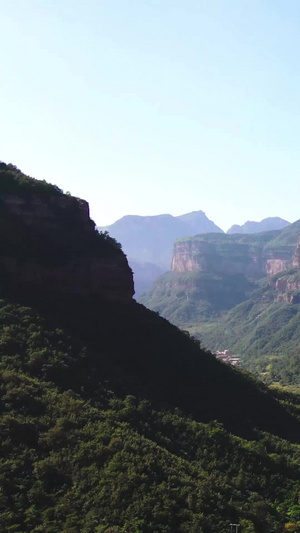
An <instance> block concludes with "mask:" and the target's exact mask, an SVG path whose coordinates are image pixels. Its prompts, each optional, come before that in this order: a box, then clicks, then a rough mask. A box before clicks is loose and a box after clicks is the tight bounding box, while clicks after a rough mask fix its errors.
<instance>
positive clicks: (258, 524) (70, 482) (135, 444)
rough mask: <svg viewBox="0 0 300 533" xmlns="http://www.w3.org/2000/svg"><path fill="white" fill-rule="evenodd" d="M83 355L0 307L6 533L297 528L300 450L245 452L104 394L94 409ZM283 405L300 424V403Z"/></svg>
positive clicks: (269, 443) (246, 447)
mask: <svg viewBox="0 0 300 533" xmlns="http://www.w3.org/2000/svg"><path fill="white" fill-rule="evenodd" d="M88 352H89V349H88V348H87V347H84V346H83V345H82V344H81V345H79V343H78V342H73V341H72V339H71V338H70V337H69V336H67V335H66V334H65V333H64V332H63V331H62V330H61V329H53V330H51V329H49V328H48V327H47V323H46V322H45V320H44V319H42V318H41V317H40V316H38V315H37V314H36V313H35V312H34V311H33V310H31V309H30V308H28V307H26V308H25V307H20V306H17V305H12V304H7V303H6V302H4V301H2V302H1V310H0V360H1V363H0V372H1V386H0V394H1V415H0V424H1V437H2V438H1V448H0V450H1V463H0V464H1V467H0V486H1V498H0V528H1V532H3V533H8V532H18V533H21V532H22V533H23V532H24V533H25V532H42V531H43V532H47V533H50V532H51V533H52V532H55V533H58V532H59V533H60V532H64V533H67V532H68V533H70V532H74V533H75V532H76V533H77V532H84V533H94V532H107V533H108V532H111V533H112V532H113V531H114V532H118V531H119V532H127V533H138V532H140V533H153V532H157V533H158V532H164V533H176V532H177V533H190V532H195V533H198V532H201V531H202V532H203V533H204V532H205V533H212V532H215V531H218V532H220V533H223V532H224V533H225V532H228V531H229V524H230V523H231V522H237V521H238V522H239V523H240V524H241V526H242V531H244V532H248V533H250V532H254V531H258V532H271V531H272V532H280V531H282V530H283V527H284V524H287V527H291V528H294V530H297V529H298V527H299V528H300V507H299V501H298V495H299V490H300V470H299V459H300V446H299V445H295V444H294V445H293V444H290V443H288V442H287V441H285V440H282V439H279V438H278V437H275V436H272V435H270V434H266V433H258V432H257V433H256V440H255V441H253V442H250V441H246V440H245V439H242V438H240V437H235V436H233V435H231V434H229V433H228V432H227V431H226V430H225V429H224V428H223V427H222V425H220V424H219V423H217V422H211V423H209V424H203V423H199V422H196V421H195V420H193V419H192V418H190V417H188V418H187V417H185V416H183V414H182V413H180V412H179V411H178V410H175V411H174V410H173V411H170V410H166V409H164V410H159V409H157V408H156V409H155V408H153V406H151V404H150V403H149V402H148V401H145V400H137V399H136V398H134V397H133V396H127V397H126V398H124V399H121V398H118V397H117V396H116V395H115V393H113V392H112V391H111V390H110V388H109V387H108V386H107V383H106V384H105V383H104V384H102V385H100V383H99V382H98V386H97V395H96V396H95V395H94V399H93V401H91V398H88V395H89V394H90V390H89V388H88V386H87V382H88V379H87V378H88V376H87V374H86V375H84V373H83V374H82V369H83V368H86V367H88V365H89V353H88ZM80 368H81V370H80ZM76 391H77V392H76ZM274 394H275V393H274ZM276 394H277V397H278V399H277V401H281V402H282V403H283V404H285V405H287V407H288V408H289V409H290V410H291V411H293V412H295V413H298V412H300V400H298V398H297V396H292V395H287V394H284V393H281V394H280V393H276ZM276 394H275V396H276ZM285 409H286V407H285ZM286 414H287V411H286ZM298 524H299V526H298Z"/></svg>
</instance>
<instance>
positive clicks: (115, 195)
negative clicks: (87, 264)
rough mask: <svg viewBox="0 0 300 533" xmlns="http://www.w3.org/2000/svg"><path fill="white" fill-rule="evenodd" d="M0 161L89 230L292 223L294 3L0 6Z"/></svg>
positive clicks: (298, 86)
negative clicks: (274, 219) (126, 219)
mask: <svg viewBox="0 0 300 533" xmlns="http://www.w3.org/2000/svg"><path fill="white" fill-rule="evenodd" d="M0 20H1V32H0V59H1V61H0V67H1V70H0V72H1V83H0V107H1V109H0V111H1V114H0V117H1V128H0V159H1V160H3V161H5V162H12V163H14V164H15V165H17V166H18V167H19V168H21V169H22V170H23V172H25V173H27V174H29V175H31V176H33V177H36V178H41V179H46V180H48V181H50V182H52V183H56V184H57V185H58V186H60V187H61V188H63V189H64V190H65V191H70V192H71V193H72V194H73V195H75V196H80V197H82V198H85V199H86V200H88V201H89V203H90V207H91V215H92V217H93V218H94V220H95V221H96V223H97V224H98V225H105V224H109V223H112V222H113V221H115V220H116V219H117V218H120V217H121V216H123V215H126V214H139V215H154V214H159V213H171V214H173V215H179V214H182V213H185V212H188V211H193V210H198V209H202V210H203V211H205V212H206V214H207V216H208V217H209V218H211V219H212V220H214V222H216V223H217V224H218V225H219V226H221V227H222V228H223V229H225V230H226V229H227V228H228V227H229V226H230V225H232V224H234V223H238V224H241V223H243V222H244V221H246V220H249V219H250V220H261V219H262V218H264V217H266V216H281V217H283V218H286V219H288V220H290V221H294V220H296V219H299V218H300V202H299V192H300V180H299V176H300V150H299V144H300V1H299V0H87V1H84V0H0Z"/></svg>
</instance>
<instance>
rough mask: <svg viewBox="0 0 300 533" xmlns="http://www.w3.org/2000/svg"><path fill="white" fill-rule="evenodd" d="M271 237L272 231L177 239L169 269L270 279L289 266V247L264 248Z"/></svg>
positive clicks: (290, 260) (290, 255)
mask: <svg viewBox="0 0 300 533" xmlns="http://www.w3.org/2000/svg"><path fill="white" fill-rule="evenodd" d="M275 236H276V232H266V233H262V234H257V235H255V236H252V235H245V236H243V237H241V236H240V235H217V236H216V235H213V234H211V235H207V236H196V237H193V238H190V239H183V240H178V241H177V242H176V243H175V245H174V254H173V259H172V267H171V270H172V272H177V273H179V272H194V271H201V272H207V273H216V274H225V275H234V274H243V275H244V276H247V277H249V278H253V279H259V278H262V277H265V276H266V275H268V276H273V275H275V274H278V273H279V272H283V271H286V270H288V269H289V268H291V266H292V264H293V254H292V249H291V248H288V249H287V250H286V249H285V250H282V248H278V249H277V250H274V249H273V248H271V247H270V248H268V246H267V245H268V243H269V242H270V241H271V240H272V239H274V237H275ZM299 249H300V248H299ZM299 257H300V254H299ZM294 261H296V260H295V259H294Z"/></svg>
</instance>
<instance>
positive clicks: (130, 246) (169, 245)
mask: <svg viewBox="0 0 300 533" xmlns="http://www.w3.org/2000/svg"><path fill="white" fill-rule="evenodd" d="M288 224H289V222H287V221H285V220H283V219H281V218H279V217H270V218H266V219H264V220H262V221H261V222H246V223H245V224H244V225H242V226H238V225H235V226H232V227H231V228H230V229H229V230H228V232H227V233H257V232H260V231H267V230H277V229H282V228H283V227H285V226H287V225H288ZM98 230H99V231H108V232H109V234H110V235H111V236H112V237H114V238H115V239H116V240H117V241H118V242H120V243H121V245H122V248H123V250H124V252H125V253H126V255H127V257H128V260H129V264H130V266H131V268H132V270H133V272H134V281H135V292H136V297H137V298H139V297H140V296H141V294H143V293H144V292H145V291H147V290H148V289H150V287H151V286H152V283H153V281H154V280H155V279H156V278H157V277H158V276H159V275H160V274H162V273H163V272H166V271H169V270H170V268H171V260H172V254H173V246H174V242H175V240H176V239H178V238H180V237H188V236H193V235H199V234H204V233H224V232H223V230H222V229H221V228H219V227H218V226H217V225H216V224H215V223H214V222H213V221H211V220H209V219H208V218H207V216H206V215H205V213H204V212H203V211H201V210H200V211H193V212H191V213H186V214H184V215H180V216H177V217H174V216H172V215H156V216H137V215H127V216H124V217H122V218H121V219H119V220H117V221H116V222H114V224H111V225H110V226H104V227H98Z"/></svg>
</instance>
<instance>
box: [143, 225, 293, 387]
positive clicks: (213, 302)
mask: <svg viewBox="0 0 300 533" xmlns="http://www.w3.org/2000/svg"><path fill="white" fill-rule="evenodd" d="M299 235H300V221H297V222H295V223H293V224H291V225H289V226H287V227H286V228H284V229H283V230H281V231H272V232H264V233H258V234H252V235H241V234H233V235H216V234H211V235H209V234H208V235H202V236H196V237H193V238H186V239H181V240H178V241H176V243H175V245H174V255H173V261H172V271H171V272H169V273H166V274H164V275H163V276H161V277H159V278H158V279H157V280H156V282H155V284H154V287H153V289H152V290H151V291H149V292H148V293H147V294H146V295H145V296H144V298H143V299H142V301H143V303H144V304H145V305H147V306H148V307H149V308H151V309H153V310H155V311H158V312H159V313H161V314H162V315H163V316H164V317H166V318H168V319H169V320H171V321H172V322H173V323H174V324H176V325H180V326H181V327H183V328H187V329H188V330H189V331H190V332H191V333H192V334H194V335H196V336H197V337H198V338H200V339H201V340H202V342H203V343H204V344H205V346H207V347H208V348H209V349H211V350H224V349H229V350H231V351H233V353H234V354H236V355H239V356H240V357H242V362H243V365H244V367H245V368H248V369H250V370H251V371H255V372H259V374H262V373H263V372H265V374H263V376H262V377H263V378H264V379H267V380H268V381H272V380H274V381H276V380H277V381H281V382H283V383H290V384H299V385H300V368H298V366H297V365H298V363H297V361H298V359H299V350H298V345H299V342H300V313H299V311H300V305H299V304H300V281H299V280H300V244H299V242H300V241H299ZM266 367H268V369H269V370H268V371H267V372H266V370H265V369H266ZM292 367H293V368H294V370H295V371H294V373H292V372H291V368H292ZM292 374H293V375H292ZM270 376H271V377H272V376H273V377H272V379H270Z"/></svg>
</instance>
